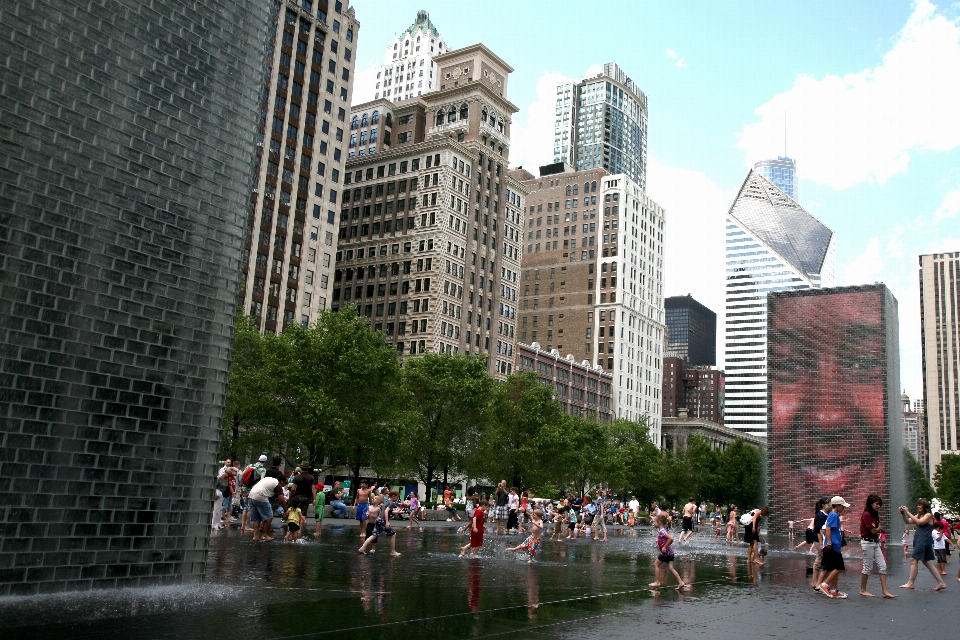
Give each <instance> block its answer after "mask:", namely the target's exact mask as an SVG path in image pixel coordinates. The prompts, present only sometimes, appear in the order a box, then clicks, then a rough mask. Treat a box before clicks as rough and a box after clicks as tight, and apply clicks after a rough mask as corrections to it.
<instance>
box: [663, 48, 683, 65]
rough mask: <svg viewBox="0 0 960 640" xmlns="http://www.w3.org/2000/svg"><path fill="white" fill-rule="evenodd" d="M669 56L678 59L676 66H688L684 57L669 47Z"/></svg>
mask: <svg viewBox="0 0 960 640" xmlns="http://www.w3.org/2000/svg"><path fill="white" fill-rule="evenodd" d="M667 56H669V57H670V58H673V59H674V60H676V63H675V64H676V66H678V67H680V68H681V69H682V68H684V67H686V66H687V65H686V64H684V62H683V58H681V57H679V56H678V55H677V52H676V51H674V50H673V49H667Z"/></svg>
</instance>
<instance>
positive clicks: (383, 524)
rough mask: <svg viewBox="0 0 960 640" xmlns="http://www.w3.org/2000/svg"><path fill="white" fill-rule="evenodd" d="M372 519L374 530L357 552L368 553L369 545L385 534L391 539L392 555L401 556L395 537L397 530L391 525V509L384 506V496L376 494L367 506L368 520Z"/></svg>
mask: <svg viewBox="0 0 960 640" xmlns="http://www.w3.org/2000/svg"><path fill="white" fill-rule="evenodd" d="M370 521H372V522H373V531H372V532H371V533H370V536H369V537H368V538H367V539H366V540H365V541H364V543H363V545H362V546H361V547H360V548H359V549H357V552H358V553H362V554H364V555H366V553H367V547H368V546H369V545H371V544H373V543H374V542H376V541H377V540H379V538H380V534H383V535H385V536H387V539H388V540H390V555H391V556H399V555H400V554H399V553H397V539H396V537H395V536H396V535H397V532H396V531H394V530H393V527H391V526H390V509H384V508H383V497H382V496H376V497H375V498H374V499H373V502H372V503H371V504H370V506H369V507H368V508H367V522H370Z"/></svg>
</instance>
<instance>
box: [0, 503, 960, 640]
mask: <svg viewBox="0 0 960 640" xmlns="http://www.w3.org/2000/svg"><path fill="white" fill-rule="evenodd" d="M345 522H346V524H345ZM457 524H459V523H457ZM312 525H313V523H312V522H310V523H309V524H308V529H309V528H311V527H312ZM488 528H489V527H488ZM358 532H359V529H358V528H357V525H356V523H352V522H348V521H331V520H328V521H327V522H326V523H325V525H324V529H323V536H322V538H321V540H320V541H319V542H315V541H313V540H312V538H311V539H310V540H308V541H305V542H302V543H298V544H291V543H282V542H280V541H279V536H278V540H277V541H274V542H265V543H252V542H251V541H250V539H249V535H247V536H244V537H241V536H240V535H239V534H238V533H237V531H236V530H233V531H229V532H216V533H215V534H214V537H213V539H212V540H211V544H210V554H209V559H208V566H207V582H206V584H203V585H198V586H186V587H163V588H154V589H140V590H132V589H131V590H126V589H125V590H117V591H111V592H93V593H86V594H67V595H58V596H36V597H31V598H7V599H3V600H0V620H3V624H2V626H3V627H4V628H5V630H6V631H8V632H14V633H15V635H16V637H24V638H26V637H34V636H35V634H37V633H44V634H47V635H49V634H50V633H52V634H53V636H52V637H56V638H97V639H98V640H102V639H104V638H115V637H131V636H133V635H134V634H135V636H136V637H137V638H138V640H139V639H142V638H177V639H178V640H184V639H187V638H200V637H204V638H214V637H218V636H221V635H227V636H230V637H235V636H237V635H238V634H239V635H241V636H242V637H244V638H305V639H308V638H376V639H377V640H381V639H386V638H420V637H431V638H491V637H496V638H521V637H523V638H541V637H543V638H547V637H551V638H554V639H558V638H577V639H581V638H635V637H646V636H649V635H655V636H657V637H659V638H681V637H683V638H689V637H691V636H703V637H709V638H737V639H738V640H743V639H744V638H754V637H782V638H792V637H796V638H799V637H807V638H809V637H811V635H810V634H811V633H814V634H818V633H822V632H823V626H824V625H829V628H830V630H831V632H832V633H837V634H841V635H846V636H847V637H867V636H868V635H869V636H874V637H878V638H892V637H896V638H912V637H920V636H921V635H924V636H929V635H930V634H938V633H950V632H952V631H955V630H956V629H957V628H958V627H960V613H958V608H957V604H958V603H960V582H958V581H957V578H956V574H957V563H958V560H957V555H956V554H954V556H953V563H952V564H950V565H948V574H949V575H948V576H946V577H945V578H946V581H947V584H948V589H947V590H946V591H943V592H940V593H932V592H930V591H929V589H930V587H932V586H934V581H933V578H932V577H931V576H930V575H929V573H927V571H926V569H922V571H923V573H921V574H920V577H919V578H918V580H917V586H918V590H917V591H914V592H908V591H905V590H902V589H898V588H897V585H900V584H902V583H903V582H905V581H906V576H907V573H908V570H909V562H908V561H907V560H904V559H903V554H902V549H901V547H899V546H892V547H890V548H888V549H887V553H888V563H889V565H890V585H891V589H892V590H893V591H894V592H896V593H897V594H898V595H899V596H900V597H899V598H898V599H897V600H892V601H891V600H882V599H880V598H864V597H861V596H859V595H858V593H857V592H858V591H859V581H860V568H861V563H860V561H859V559H857V558H856V557H853V556H856V555H857V554H858V553H859V550H858V549H857V548H855V547H848V549H849V553H850V556H851V557H848V558H847V572H846V575H844V576H842V577H841V579H840V587H841V589H842V590H844V591H846V592H847V593H849V594H850V597H849V598H848V599H846V600H834V599H829V598H827V597H826V596H824V595H821V594H817V593H815V592H813V590H812V589H810V587H809V582H810V577H809V576H808V575H807V572H806V568H807V567H808V566H810V565H811V564H812V556H810V555H808V554H805V553H803V552H802V551H794V550H793V549H792V547H793V545H792V543H791V542H790V541H789V540H787V539H786V538H784V539H774V540H771V545H770V549H771V551H770V555H769V556H768V557H767V559H766V560H767V561H766V564H765V565H764V566H763V567H760V568H759V570H754V569H748V566H747V563H746V548H745V547H744V546H743V545H742V544H737V545H734V546H732V547H728V546H726V545H725V544H723V543H722V542H717V541H716V540H715V539H714V538H713V536H712V535H711V534H707V533H700V534H698V535H697V536H695V537H694V539H693V540H692V541H691V542H690V543H689V544H687V545H683V546H679V547H677V548H676V551H677V562H676V567H677V570H678V571H679V572H680V574H681V575H682V576H683V578H684V580H685V581H688V582H691V583H693V584H692V587H691V588H690V589H689V590H687V591H684V592H680V593H678V592H676V591H675V590H674V589H673V588H672V587H670V588H666V589H660V590H651V589H650V588H649V587H648V586H647V585H648V583H650V582H652V581H653V568H652V563H653V560H654V557H655V554H654V552H655V550H656V549H655V545H654V539H653V535H652V532H651V531H650V530H649V529H646V528H644V529H637V530H635V531H624V530H622V529H612V528H611V532H610V533H611V535H610V541H609V542H607V543H602V542H593V541H592V540H583V539H579V540H576V541H565V542H556V541H554V542H551V541H549V540H547V538H546V536H545V537H544V542H543V549H542V551H541V553H540V555H539V556H538V557H537V560H536V562H535V563H534V564H532V565H528V564H527V563H526V556H525V555H523V554H514V553H509V552H507V551H506V550H505V549H506V547H508V546H514V545H516V544H518V543H519V542H520V541H521V540H522V539H523V536H520V535H510V536H493V535H489V534H488V535H487V538H486V543H485V545H484V548H483V549H482V551H481V553H480V554H479V557H478V558H477V559H467V558H459V557H457V553H458V547H459V546H461V545H463V544H466V542H467V539H466V538H465V537H464V536H461V535H458V534H457V533H456V524H451V523H430V524H429V525H428V527H427V528H426V530H424V531H422V532H408V531H407V530H405V529H402V528H398V536H397V550H398V551H400V552H401V553H402V554H403V555H402V556H401V557H399V558H391V557H389V555H388V546H387V544H386V540H381V542H380V543H379V544H378V545H377V547H379V549H378V550H377V553H376V554H374V555H369V556H361V555H358V554H357V547H358V546H359V536H358ZM278 533H279V532H278ZM673 580H674V579H673V578H672V577H671V582H673ZM869 588H870V589H871V590H872V591H873V593H875V594H877V595H879V594H880V584H879V580H878V578H877V577H876V576H873V577H871V579H870V583H869Z"/></svg>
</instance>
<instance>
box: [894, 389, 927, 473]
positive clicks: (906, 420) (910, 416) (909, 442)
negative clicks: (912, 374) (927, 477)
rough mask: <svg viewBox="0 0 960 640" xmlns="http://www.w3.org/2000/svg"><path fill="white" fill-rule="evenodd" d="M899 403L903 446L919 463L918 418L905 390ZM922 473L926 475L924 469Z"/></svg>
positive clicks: (920, 449) (921, 448)
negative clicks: (901, 413)
mask: <svg viewBox="0 0 960 640" xmlns="http://www.w3.org/2000/svg"><path fill="white" fill-rule="evenodd" d="M900 403H901V406H900V409H901V411H903V446H904V448H906V449H907V450H908V451H909V452H910V453H911V454H912V455H913V457H914V458H916V459H917V460H918V461H920V460H921V455H922V454H923V447H922V445H921V442H920V416H919V415H918V414H917V412H916V411H914V410H913V408H912V407H911V406H910V396H908V395H907V390H906V389H904V390H903V393H902V394H900ZM921 464H922V463H921ZM924 472H925V473H926V469H924Z"/></svg>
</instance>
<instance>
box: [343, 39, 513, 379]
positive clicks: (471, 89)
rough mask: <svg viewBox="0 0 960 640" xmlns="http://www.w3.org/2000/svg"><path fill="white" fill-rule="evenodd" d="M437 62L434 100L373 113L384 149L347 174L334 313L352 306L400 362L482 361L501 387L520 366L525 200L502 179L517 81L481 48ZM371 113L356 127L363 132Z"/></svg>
mask: <svg viewBox="0 0 960 640" xmlns="http://www.w3.org/2000/svg"><path fill="white" fill-rule="evenodd" d="M435 62H436V65H437V69H438V74H439V77H440V87H439V88H438V89H437V90H436V91H434V92H432V93H429V94H426V95H423V96H420V97H417V98H414V99H412V100H409V101H406V102H404V103H402V104H399V105H393V106H391V107H389V108H387V106H386V105H385V104H384V103H380V107H381V108H384V109H385V110H386V113H385V114H384V115H382V116H381V118H382V119H383V121H384V122H386V118H387V117H389V118H390V119H391V121H392V123H393V124H392V127H391V133H392V143H393V144H392V145H391V146H390V148H389V149H387V148H386V145H384V148H383V149H382V150H381V151H375V152H374V154H373V155H371V154H370V153H369V149H367V154H366V155H363V156H361V155H357V156H355V157H353V158H351V159H349V160H348V162H347V172H346V175H345V176H344V184H343V194H342V198H341V200H340V208H339V225H340V228H339V232H338V235H339V243H340V244H339V246H338V248H337V252H336V264H337V268H336V272H335V274H334V278H333V280H334V282H333V296H332V306H333V308H334V309H343V308H345V307H347V306H349V305H356V307H357V309H358V311H359V312H360V313H361V314H362V315H363V316H365V317H367V318H368V319H369V321H370V323H371V325H372V326H373V328H374V329H376V330H379V331H382V332H383V333H384V335H385V336H386V338H387V340H388V341H390V342H391V343H393V344H395V345H396V347H397V350H398V351H402V352H404V353H407V354H410V355H416V354H419V353H424V352H426V351H432V352H441V353H463V354H466V353H472V354H485V355H488V356H489V357H488V363H489V366H490V372H491V374H492V375H494V376H496V377H504V376H506V375H509V374H510V373H512V372H513V368H514V360H515V357H516V354H515V344H516V339H517V336H516V323H517V290H518V287H519V285H520V259H521V245H520V241H521V229H522V225H523V213H522V212H523V208H524V195H525V193H526V188H525V187H524V186H523V185H522V184H520V182H519V181H517V180H515V179H513V178H511V177H510V176H509V175H508V174H507V167H508V157H509V152H510V120H511V117H512V115H513V114H514V113H515V112H516V111H517V108H516V107H515V106H514V105H513V104H512V103H510V102H509V101H508V100H507V98H506V95H507V93H506V90H507V77H508V75H509V74H510V72H512V71H513V69H512V67H510V66H509V65H508V64H506V63H505V62H504V61H503V60H501V59H500V58H499V57H497V56H496V54H494V53H493V52H491V51H490V50H489V49H487V48H486V47H484V46H483V45H479V44H478V45H473V46H470V47H466V48H463V49H458V50H456V51H449V52H447V53H444V54H443V55H438V56H437V57H436V58H435ZM373 108H375V107H374V106H373V103H366V104H363V105H358V106H357V107H356V108H355V109H354V114H353V115H358V116H359V117H360V121H361V122H362V117H363V114H364V113H371V114H372V109H373ZM351 119H352V116H351ZM371 119H372V115H371ZM371 126H372V125H371Z"/></svg>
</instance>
